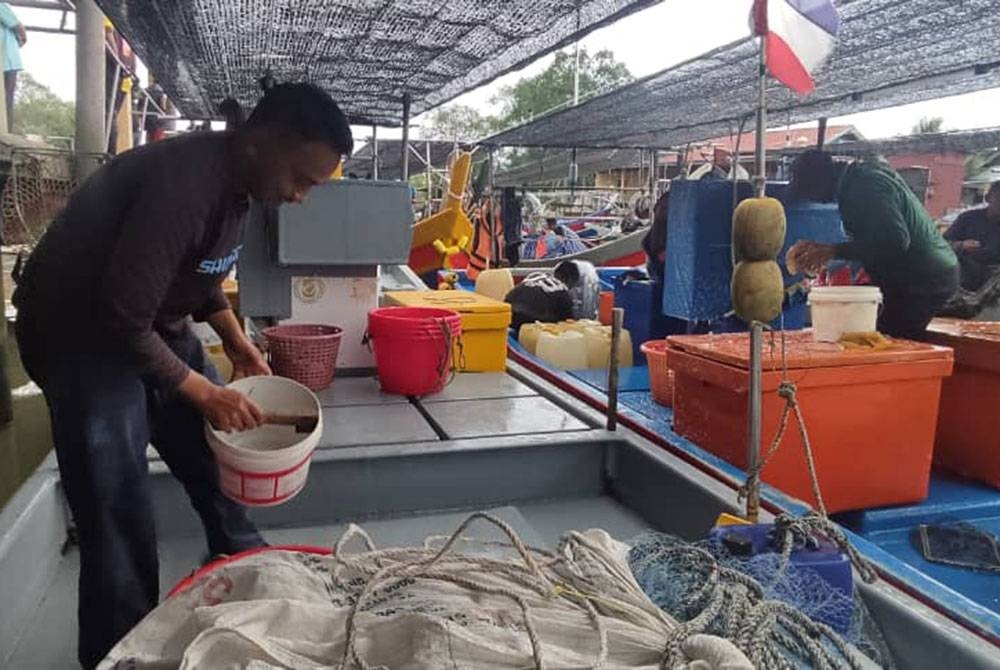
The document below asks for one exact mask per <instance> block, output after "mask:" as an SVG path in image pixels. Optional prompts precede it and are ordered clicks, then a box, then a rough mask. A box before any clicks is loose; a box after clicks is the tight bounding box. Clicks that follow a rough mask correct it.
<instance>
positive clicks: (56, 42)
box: [16, 0, 1000, 138]
mask: <svg viewBox="0 0 1000 670" xmlns="http://www.w3.org/2000/svg"><path fill="white" fill-rule="evenodd" d="M751 4H752V0H698V1H697V2H694V1H686V2H681V1H680V0H667V1H666V2H663V3H661V4H659V5H656V6H654V7H651V8H650V9H646V10H644V11H642V12H639V13H637V14H635V15H633V16H631V17H628V18H626V19H623V20H621V21H618V22H617V23H615V24H613V25H611V26H608V27H606V28H603V29H601V30H599V31H597V32H594V33H592V34H591V35H590V36H588V37H586V38H584V40H583V42H582V44H583V46H585V47H586V48H587V49H588V50H589V51H592V52H593V51H597V50H599V49H610V50H611V51H613V52H614V54H615V57H616V58H618V60H620V61H622V62H624V63H625V64H626V65H627V66H628V68H629V70H630V71H631V72H632V74H633V75H635V76H636V77H642V76H645V75H648V74H652V73H654V72H658V71H660V70H662V69H664V68H667V67H669V66H671V65H674V64H677V63H680V62H682V61H685V60H688V59H690V58H694V57H696V56H698V55H699V54H702V53H705V52H706V51H709V50H711V49H713V48H715V47H717V46H721V45H723V44H726V43H728V42H732V41H733V40H736V39H739V38H740V37H742V36H745V35H747V34H748V33H749V27H748V20H747V17H748V16H749V11H750V5H751ZM16 11H17V12H18V14H19V16H20V17H21V20H22V21H23V22H24V23H25V24H28V25H31V24H36V25H53V24H54V23H55V24H57V23H58V21H59V17H60V15H59V14H58V13H56V12H49V11H45V10H29V9H17V10H16ZM72 21H73V19H72V17H71V18H70V25H72ZM22 54H23V58H24V64H25V68H26V69H27V70H28V71H29V72H30V73H31V74H32V76H34V77H35V78H36V79H38V80H39V81H41V82H42V83H44V84H45V85H47V86H49V87H50V88H51V89H52V90H53V91H55V93H56V94H57V95H59V96H60V97H62V98H65V99H67V100H71V99H73V97H74V95H75V75H74V63H75V57H74V47H73V37H72V36H69V35H47V34H42V33H32V34H31V35H30V36H29V42H28V45H27V46H26V47H25V48H24V50H23V51H22ZM550 62H551V57H548V58H544V59H542V60H541V61H539V62H536V63H534V64H532V65H530V66H529V67H528V68H526V69H524V70H522V71H521V72H518V73H514V74H512V75H508V76H507V77H503V78H501V79H499V80H497V81H495V82H493V83H492V84H489V85H487V86H484V87H482V88H480V89H477V90H475V91H472V92H470V93H467V94H466V95H464V96H462V97H461V98H458V99H457V100H456V102H461V103H463V104H468V105H472V106H474V107H477V108H479V109H480V110H482V111H483V112H487V113H488V112H492V111H495V110H492V109H491V108H490V103H489V100H490V98H491V97H492V96H493V93H494V92H495V91H496V90H497V88H498V87H500V86H502V85H504V84H510V83H513V82H515V81H517V79H518V78H519V77H522V76H525V75H529V74H535V73H537V72H540V71H541V70H543V69H544V68H545V67H547V66H548V64H549V63H550ZM997 110H1000V89H994V90H991V91H984V92H981V93H972V94H969V95H964V96H958V97H954V98H947V99H942V100H934V101H929V102H924V103H918V104H915V105H908V106H905V107H897V108H894V109H888V110H882V111H878V112H868V113H865V114H858V115H854V116H849V117H844V118H840V119H831V121H830V122H831V123H851V124H854V125H856V126H857V127H858V128H859V130H860V131H861V132H862V134H864V135H865V136H867V137H870V138H872V137H885V136H890V135H896V134H902V133H906V132H909V130H910V129H911V128H912V127H913V126H914V125H915V124H916V123H917V121H919V120H920V119H921V118H922V117H924V116H940V117H942V118H943V119H944V126H945V128H946V129H949V130H952V129H964V128H982V127H988V126H997V125H1000V119H998V118H997V116H998V112H997ZM415 122H416V123H419V122H420V119H419V117H418V118H417V119H416V120H415ZM359 131H360V132H359V133H358V134H359V135H361V136H364V135H367V134H368V131H367V130H364V129H359ZM394 135H395V133H393V132H392V131H386V133H385V134H384V135H383V136H386V137H392V136H394Z"/></svg>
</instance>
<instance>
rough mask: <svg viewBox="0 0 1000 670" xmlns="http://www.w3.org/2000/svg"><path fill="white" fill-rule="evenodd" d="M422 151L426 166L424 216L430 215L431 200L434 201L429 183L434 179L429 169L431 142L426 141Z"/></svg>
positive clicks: (432, 172)
mask: <svg viewBox="0 0 1000 670" xmlns="http://www.w3.org/2000/svg"><path fill="white" fill-rule="evenodd" d="M424 151H425V152H426V154H425V155H426V157H427V160H425V161H424V163H425V165H427V204H426V205H425V206H424V216H430V215H431V207H432V205H431V200H433V199H434V189H433V187H432V186H431V181H433V178H434V171H433V170H432V169H431V141H430V140H426V142H425V144H424Z"/></svg>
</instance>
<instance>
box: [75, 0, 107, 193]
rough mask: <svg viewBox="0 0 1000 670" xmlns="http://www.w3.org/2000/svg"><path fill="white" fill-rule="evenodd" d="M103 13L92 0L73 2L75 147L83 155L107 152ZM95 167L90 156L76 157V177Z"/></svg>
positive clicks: (89, 171) (83, 175) (84, 174)
mask: <svg viewBox="0 0 1000 670" xmlns="http://www.w3.org/2000/svg"><path fill="white" fill-rule="evenodd" d="M104 86H105V82H104V16H103V15H102V14H101V11H100V10H99V9H98V8H97V5H96V4H94V0H79V1H78V2H77V3H76V141H75V145H76V150H77V152H79V153H80V154H83V155H88V154H89V155H91V156H95V155H101V154H104V153H105V152H107V149H108V142H107V139H105V135H104V115H105V113H106V109H105V107H104ZM96 169H97V162H96V161H95V160H93V159H91V158H87V159H84V158H78V159H77V164H76V171H77V177H78V178H79V179H84V178H85V177H86V176H87V175H89V174H90V173H91V172H93V171H94V170H96Z"/></svg>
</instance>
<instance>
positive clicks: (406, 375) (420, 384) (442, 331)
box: [367, 307, 462, 396]
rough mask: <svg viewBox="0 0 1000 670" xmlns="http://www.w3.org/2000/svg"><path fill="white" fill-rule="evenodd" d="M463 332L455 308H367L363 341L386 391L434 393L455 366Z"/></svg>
mask: <svg viewBox="0 0 1000 670" xmlns="http://www.w3.org/2000/svg"><path fill="white" fill-rule="evenodd" d="M461 334H462V318H461V316H459V314H458V312H453V311H451V310H448V309H438V308H435V307H381V308H379V309H373V310H372V311H370V312H368V335H367V339H368V341H369V342H370V343H371V345H372V349H373V351H374V353H375V367H376V368H377V370H378V379H379V383H380V384H381V386H382V390H383V391H384V392H386V393H397V394H399V395H411V396H424V395H430V394H432V393H439V392H440V391H441V390H442V389H443V388H444V385H445V383H446V382H447V381H448V377H449V376H450V374H451V370H452V368H453V367H454V363H453V360H452V351H453V349H454V346H455V343H456V342H457V341H458V338H459V337H460V336H461Z"/></svg>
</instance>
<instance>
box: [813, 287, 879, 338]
mask: <svg viewBox="0 0 1000 670" xmlns="http://www.w3.org/2000/svg"><path fill="white" fill-rule="evenodd" d="M881 305H882V291H880V290H879V288H878V287H877V286H817V287H815V288H813V289H812V290H810V291H809V311H810V313H811V315H812V328H813V339H814V340H816V341H817V342H836V341H838V340H839V339H840V336H841V335H843V334H844V333H859V332H870V331H873V330H875V328H876V326H877V324H878V312H879V307H880V306H881Z"/></svg>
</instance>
